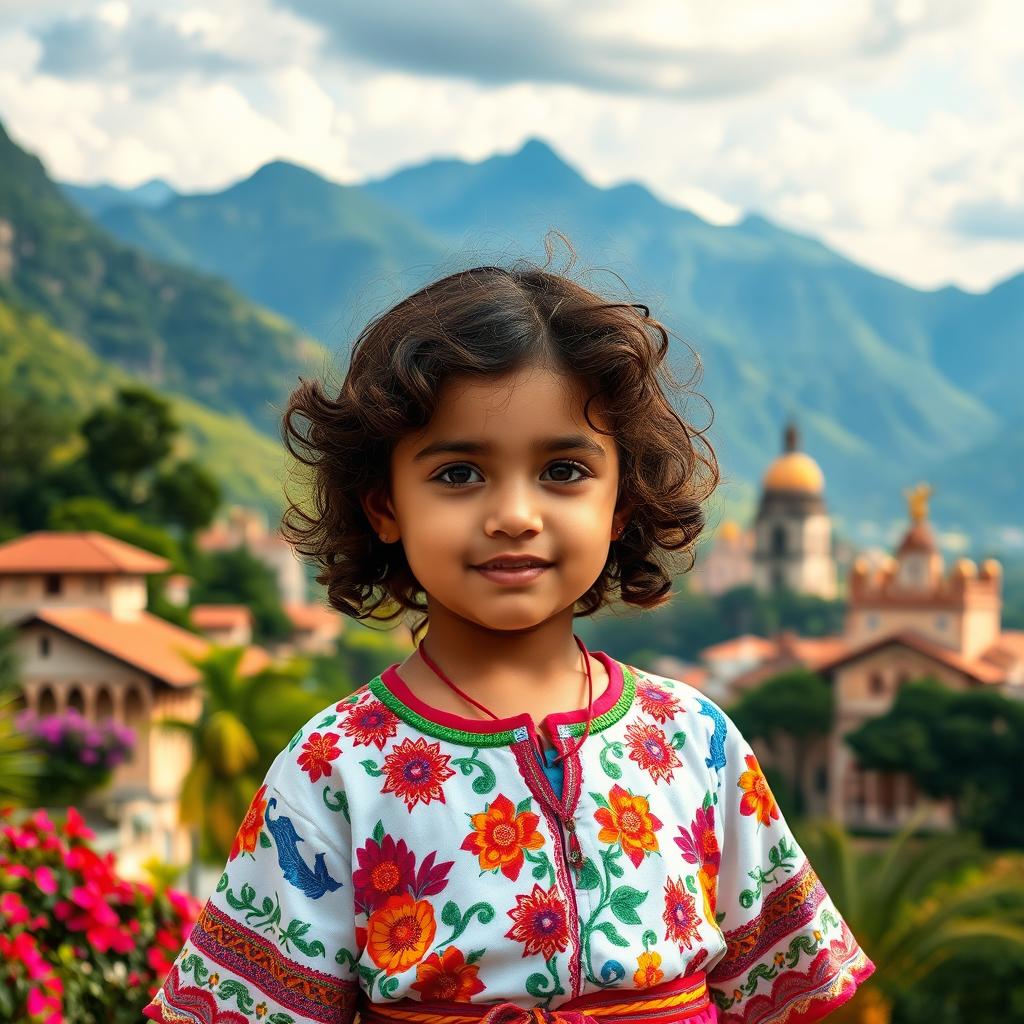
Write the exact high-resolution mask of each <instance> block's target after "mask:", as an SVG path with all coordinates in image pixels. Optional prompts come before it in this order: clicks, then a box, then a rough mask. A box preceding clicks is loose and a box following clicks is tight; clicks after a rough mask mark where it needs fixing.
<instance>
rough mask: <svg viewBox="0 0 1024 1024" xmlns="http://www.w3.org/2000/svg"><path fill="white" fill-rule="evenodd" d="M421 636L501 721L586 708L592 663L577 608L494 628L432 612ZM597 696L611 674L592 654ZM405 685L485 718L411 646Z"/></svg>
mask: <svg viewBox="0 0 1024 1024" xmlns="http://www.w3.org/2000/svg"><path fill="white" fill-rule="evenodd" d="M429 621H430V627H429V629H428V631H427V633H426V635H425V636H424V637H423V638H422V639H424V640H425V641H426V648H427V650H428V651H429V654H430V657H431V658H432V659H433V660H434V661H435V662H436V663H437V665H438V666H439V667H440V668H441V669H442V671H443V672H444V673H445V675H447V676H448V678H449V679H451V680H452V682H454V683H455V684H456V685H457V686H459V687H460V688H461V689H463V690H465V691H466V693H468V694H470V695H471V696H472V697H473V698H474V699H475V700H478V701H480V703H482V704H484V705H485V706H486V707H488V708H489V709H490V710H491V711H493V712H494V714H496V715H497V716H498V717H500V718H506V717H511V716H512V715H516V714H520V713H522V712H523V711H528V712H529V713H530V714H531V716H532V717H533V719H534V721H537V722H539V721H540V720H541V719H542V718H544V717H545V715H548V714H551V713H554V712H559V711H569V710H573V709H576V708H582V707H585V706H586V702H587V675H586V665H585V663H584V659H583V657H582V654H581V651H580V649H579V647H578V646H577V645H576V641H575V640H574V639H573V618H572V609H571V608H570V609H567V611H566V612H565V613H562V614H560V615H558V616H555V617H553V618H552V619H549V620H548V621H547V622H544V623H542V624H541V625H539V626H537V627H536V628H534V629H530V630H520V631H514V632H513V631H496V630H490V629H485V628H483V627H481V626H479V625H478V624H476V623H472V622H467V621H466V620H463V619H459V618H457V617H455V616H453V615H451V613H450V612H447V610H441V609H436V608H435V609H432V610H431V611H430V620H429ZM591 673H592V676H593V690H594V698H595V699H596V698H597V697H599V696H600V695H601V694H602V693H603V692H604V690H605V688H606V687H607V684H608V676H607V672H606V671H605V670H604V668H603V666H602V665H601V663H600V662H599V661H597V660H596V659H594V658H591ZM399 674H400V675H401V677H402V679H403V680H404V681H405V683H406V685H407V686H408V687H409V688H410V689H411V690H412V691H413V692H414V693H415V694H416V696H418V697H419V698H420V699H421V700H423V701H424V702H425V703H427V704H430V705H431V706H433V707H436V708H438V709H440V710H443V711H448V712H451V713H452V714H457V715H461V716H463V717H470V718H475V717H481V718H482V717H484V716H483V714H482V713H480V712H478V711H476V710H475V709H474V708H473V706H472V705H470V704H467V702H466V701H465V700H463V699H462V698H460V697H459V696H458V694H456V693H454V692H453V691H452V690H450V689H449V688H448V687H447V686H446V685H445V684H444V682H443V681H442V680H440V679H439V678H438V677H437V675H436V674H435V673H434V672H433V670H431V669H430V668H429V667H428V666H427V665H426V664H425V663H424V661H423V660H422V658H421V657H420V655H419V654H418V653H417V652H416V651H413V652H412V653H411V654H410V655H409V656H408V657H407V658H406V659H405V661H404V662H403V663H402V664H401V665H400V666H399Z"/></svg>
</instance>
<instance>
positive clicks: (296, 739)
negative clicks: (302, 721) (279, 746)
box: [288, 729, 302, 750]
mask: <svg viewBox="0 0 1024 1024" xmlns="http://www.w3.org/2000/svg"><path fill="white" fill-rule="evenodd" d="M301 739H302V730H301V729H300V730H299V731H298V732H297V733H296V734H295V735H294V736H293V737H292V738H291V739H290V740H289V741H288V749H289V750H294V749H295V746H296V744H297V743H298V742H299V740H301Z"/></svg>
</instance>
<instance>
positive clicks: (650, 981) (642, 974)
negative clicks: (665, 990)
mask: <svg viewBox="0 0 1024 1024" xmlns="http://www.w3.org/2000/svg"><path fill="white" fill-rule="evenodd" d="M660 965H661V954H660V953H649V952H643V953H641V954H640V955H639V956H638V957H637V958H636V972H635V973H634V975H633V984H634V985H635V986H636V987H637V988H650V987H651V986H652V985H657V984H658V982H659V981H661V979H662V978H664V977H665V972H664V971H663V970H661V969H660Z"/></svg>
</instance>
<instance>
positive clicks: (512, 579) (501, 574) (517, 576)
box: [473, 565, 551, 586]
mask: <svg viewBox="0 0 1024 1024" xmlns="http://www.w3.org/2000/svg"><path fill="white" fill-rule="evenodd" d="M473 568H474V569H476V571H477V572H478V573H480V575H481V576H485V577H486V578H487V579H489V580H490V581H491V582H492V583H503V584H505V585H506V586H508V585H515V584H520V585H521V584H523V583H531V582H532V581H533V580H535V579H537V577H538V576H540V575H541V573H543V572H546V571H547V570H548V569H550V568H551V566H550V565H529V566H524V567H522V568H519V569H490V568H488V567H487V566H473Z"/></svg>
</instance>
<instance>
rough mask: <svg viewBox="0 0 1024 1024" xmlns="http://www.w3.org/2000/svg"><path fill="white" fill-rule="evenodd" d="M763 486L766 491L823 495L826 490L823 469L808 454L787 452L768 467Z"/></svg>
mask: <svg viewBox="0 0 1024 1024" xmlns="http://www.w3.org/2000/svg"><path fill="white" fill-rule="evenodd" d="M761 486H762V487H764V489H765V490H766V491H805V492H807V493H809V494H821V493H822V492H823V491H824V490H825V476H824V474H823V473H822V472H821V467H820V466H819V465H818V464H817V463H816V462H815V461H814V459H812V458H811V457H810V455H808V454H807V453H806V452H786V454H785V455H780V456H779V457H778V458H777V459H776V460H775V461H774V462H773V463H772V464H771V465H770V466H769V467H768V470H767V472H766V473H765V475H764V478H763V479H762V481H761Z"/></svg>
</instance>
